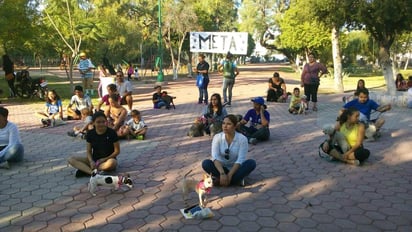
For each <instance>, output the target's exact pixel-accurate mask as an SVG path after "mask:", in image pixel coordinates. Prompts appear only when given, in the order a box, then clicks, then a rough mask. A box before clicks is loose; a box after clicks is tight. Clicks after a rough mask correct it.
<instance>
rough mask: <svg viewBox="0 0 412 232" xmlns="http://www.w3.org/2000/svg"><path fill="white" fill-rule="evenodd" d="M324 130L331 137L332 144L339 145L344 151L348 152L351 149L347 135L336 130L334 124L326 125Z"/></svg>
mask: <svg viewBox="0 0 412 232" xmlns="http://www.w3.org/2000/svg"><path fill="white" fill-rule="evenodd" d="M322 131H323V133H324V134H325V135H328V136H329V138H330V139H331V144H338V145H339V147H340V148H341V149H342V152H343V153H345V152H347V151H348V150H349V149H350V146H349V144H348V142H347V141H346V138H345V136H344V135H343V134H342V133H341V132H339V131H336V130H335V127H334V125H332V124H328V125H324V126H323V128H322Z"/></svg>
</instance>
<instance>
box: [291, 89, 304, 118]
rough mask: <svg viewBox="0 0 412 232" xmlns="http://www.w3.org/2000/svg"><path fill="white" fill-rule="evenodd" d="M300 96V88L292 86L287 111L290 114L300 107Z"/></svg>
mask: <svg viewBox="0 0 412 232" xmlns="http://www.w3.org/2000/svg"><path fill="white" fill-rule="evenodd" d="M301 100H302V99H301V96H300V89H299V88H294V89H293V94H292V98H291V99H290V103H289V113H291V114H298V113H299V109H300V107H301V105H300V104H301Z"/></svg>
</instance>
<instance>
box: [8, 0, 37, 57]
mask: <svg viewBox="0 0 412 232" xmlns="http://www.w3.org/2000/svg"><path fill="white" fill-rule="evenodd" d="M36 7H37V5H36V2H35V1H30V0H4V1H2V3H1V6H0V28H1V30H0V44H1V48H2V49H3V50H4V52H7V53H10V54H16V53H23V52H27V48H25V42H26V41H27V40H29V39H30V38H32V36H33V34H34V35H36V33H35V31H36V30H35V28H36V26H37V24H38V17H37V12H36Z"/></svg>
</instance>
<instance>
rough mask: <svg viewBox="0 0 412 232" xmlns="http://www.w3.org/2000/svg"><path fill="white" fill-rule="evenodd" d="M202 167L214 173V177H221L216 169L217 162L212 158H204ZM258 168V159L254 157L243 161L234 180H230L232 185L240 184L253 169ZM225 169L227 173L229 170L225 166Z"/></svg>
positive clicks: (234, 175)
mask: <svg viewBox="0 0 412 232" xmlns="http://www.w3.org/2000/svg"><path fill="white" fill-rule="evenodd" d="M202 168H203V170H204V171H205V172H206V173H212V176H214V177H219V178H220V173H219V171H218V170H217V169H216V167H215V164H214V163H213V161H212V160H210V159H207V160H203V162H202ZM255 168H256V161H255V160H253V159H248V160H245V162H243V164H241V165H240V167H239V169H238V170H237V171H236V172H235V174H233V176H232V180H231V181H230V184H231V185H238V184H240V182H241V181H242V180H243V179H244V178H245V177H246V176H248V175H249V174H250V173H251V172H252V171H253V170H255ZM223 169H224V170H225V173H228V172H229V170H228V169H227V168H225V167H223Z"/></svg>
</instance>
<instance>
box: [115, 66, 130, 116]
mask: <svg viewBox="0 0 412 232" xmlns="http://www.w3.org/2000/svg"><path fill="white" fill-rule="evenodd" d="M116 87H117V92H118V93H119V95H120V97H121V100H120V104H121V105H126V104H127V107H128V109H127V114H128V115H130V113H131V112H132V106H133V96H132V89H133V88H132V84H131V83H130V81H127V80H125V79H124V76H123V72H122V71H117V72H116Z"/></svg>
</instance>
